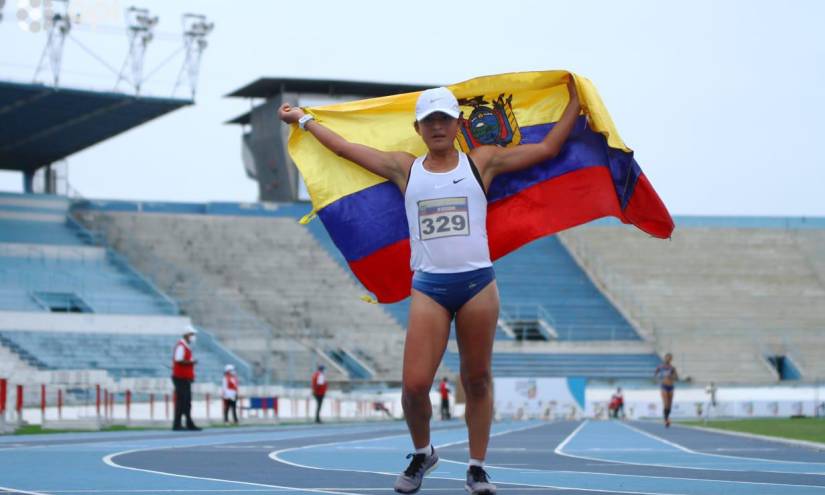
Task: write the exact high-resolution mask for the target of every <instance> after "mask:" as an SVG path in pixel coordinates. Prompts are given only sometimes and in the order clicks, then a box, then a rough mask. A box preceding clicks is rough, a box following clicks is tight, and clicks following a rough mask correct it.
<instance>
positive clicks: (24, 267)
mask: <svg viewBox="0 0 825 495" xmlns="http://www.w3.org/2000/svg"><path fill="white" fill-rule="evenodd" d="M424 87H425V86H423V85H410V84H388V83H367V82H355V81H337V80H326V79H325V80H312V79H291V78H261V79H258V80H256V81H253V82H251V83H250V84H248V85H246V86H244V87H242V88H240V89H238V90H236V91H233V92H231V93H230V94H229V95H228V96H229V97H232V98H245V99H249V100H250V103H251V109H250V110H249V111H248V112H246V113H244V114H242V115H240V116H238V117H235V118H233V119H231V120H229V121H228V122H227V123H228V124H232V125H239V126H240V128H241V132H242V135H241V143H242V154H241V157H240V160H239V161H240V162H242V164H243V167H244V169H245V171H246V174H247V176H248V177H249V178H251V179H253V180H255V181H256V182H257V185H258V198H257V202H250V203H226V202H224V203H220V202H213V203H182V202H173V201H170V202H149V201H126V200H117V199H92V198H81V197H78V196H76V195H71V196H70V195H69V192H71V191H70V190H69V188H66V189H65V190H63V191H60V187H59V182H60V181H59V180H58V179H59V177H58V176H57V175H58V174H57V172H56V171H55V170H54V168H53V164H55V163H58V162H59V161H60V160H62V159H64V158H65V157H67V156H69V155H71V154H72V153H75V152H77V151H80V150H83V149H85V148H88V147H90V146H92V145H94V144H96V143H99V142H101V141H103V140H106V139H109V138H111V137H113V136H115V135H117V134H119V133H121V132H124V131H126V130H128V129H131V128H134V127H136V126H139V125H144V124H148V123H149V122H150V121H152V120H153V119H155V118H158V117H161V116H163V115H165V114H168V113H169V112H173V111H176V110H177V109H180V108H183V107H186V106H189V105H192V104H193V101H192V100H191V99H176V98H153V97H145V96H139V95H133V94H124V93H117V92H94V91H87V90H79V89H68V88H60V87H56V86H47V85H42V84H30V83H13V82H2V81H0V169H6V170H16V171H19V172H21V173H22V175H23V184H24V187H23V190H24V192H23V193H0V378H8V379H11V380H12V381H16V382H17V383H23V382H26V381H28V382H29V383H58V384H61V385H67V386H89V385H94V384H96V385H100V384H104V385H107V386H108V387H110V388H111V389H112V390H114V389H117V388H118V387H120V389H122V388H123V386H124V385H123V384H130V383H131V384H136V383H138V382H139V383H140V384H141V386H142V387H143V389H145V390H147V391H148V390H153V391H161V392H162V391H164V390H165V391H168V390H169V388H170V384H169V383H168V375H169V365H170V354H171V348H172V345H173V343H174V341H175V340H176V339H177V338H178V336H179V335H180V334H181V333H182V331H183V330H184V329H185V328H187V326H188V325H191V324H194V325H195V326H196V327H197V328H199V329H200V330H202V335H203V337H202V338H200V341H199V344H198V359H199V364H198V375H199V377H201V378H200V379H199V380H201V381H203V382H205V383H213V384H214V383H218V382H219V381H220V378H221V374H222V369H223V367H224V365H226V364H233V365H234V366H235V367H236V368H237V369H238V370H239V372H240V375H241V378H242V381H243V383H245V384H247V385H253V386H269V387H272V386H277V387H284V388H280V389H277V390H280V391H281V393H283V390H284V389H290V388H296V389H297V388H301V387H306V382H307V380H308V377H309V375H310V373H311V372H312V370H314V369H315V368H316V367H317V365H319V364H324V365H326V367H327V375H328V379H329V380H330V382H331V383H332V384H333V387H334V388H336V389H342V390H349V389H353V388H359V387H361V388H364V389H367V388H373V389H375V388H386V387H390V389H392V390H397V387H398V386H399V384H400V379H401V371H402V370H401V363H402V354H403V342H404V328H405V326H406V322H407V317H408V311H409V301H408V300H407V301H402V302H399V303H395V304H389V305H378V304H370V303H367V302H365V301H364V300H365V299H366V300H369V299H370V297H369V294H367V293H366V292H365V290H364V289H363V287H362V286H361V285H360V283H359V282H358V281H357V280H356V279H355V278H354V277H353V276H352V274H351V272H350V270H349V268H348V266H347V263H346V261H345V260H344V258H343V257H342V256H341V254H340V252H339V251H338V250H337V249H336V247H335V246H334V244H333V242H332V240H331V239H330V237H329V236H328V234H327V232H326V230H325V229H324V226H323V224H322V223H321V221H320V220H317V219H316V220H314V221H309V222H308V223H306V222H299V220H301V219H309V218H311V205H310V204H309V202H308V196H307V192H306V188H305V187H304V185H303V181H302V180H301V177H300V174H299V172H298V170H297V168H296V167H295V165H294V164H293V163H292V161H291V159H290V158H289V156H288V154H287V151H286V139H287V136H288V128H287V126H285V125H283V124H282V123H281V122H280V121H278V120H277V117H276V112H275V109H276V108H277V107H278V106H279V105H280V104H281V103H283V102H289V103H291V104H294V105H317V104H324V103H335V102H342V101H348V100H352V99H355V98H364V97H375V96H383V95H389V94H394V93H400V92H413V91H418V90H420V89H422V88H424ZM193 91H194V89H193ZM58 193H60V194H58ZM305 223H306V225H304V224H305ZM676 225H677V230H676V234H675V235H674V237H673V239H672V240H671V241H670V242H667V243H663V242H654V241H652V240H650V239H649V238H647V237H646V236H645V235H643V234H641V233H640V232H639V231H636V230H634V229H632V228H629V227H627V226H621V225H618V224H617V223H616V222H611V221H598V222H593V223H592V224H590V225H587V226H584V227H580V228H576V229H572V230H570V231H567V232H563V233H562V234H559V235H556V236H550V237H545V238H542V239H539V240H536V241H534V242H532V243H530V244H529V245H527V246H524V247H523V248H521V249H519V250H517V251H515V252H513V253H511V254H509V255H507V256H505V257H504V258H502V259H500V260H498V261H496V263H495V269H496V273H497V282H498V285H499V291H500V294H501V304H502V305H501V312H500V317H499V321H498V327H497V330H496V338H495V344H494V355H493V370H494V374H495V376H496V377H497V378H502V379H513V380H527V381H535V380H541V379H568V380H574V381H575V383H577V384H583V383H587V384H588V386H593V387H596V388H598V387H601V388H602V389H606V388H612V387H613V386H615V385H617V384H619V385H622V386H625V387H628V386H629V387H637V388H645V387H647V388H650V387H651V384H650V379H651V376H652V373H653V370H654V369H655V367H656V365H657V364H658V363H659V361H660V359H661V356H663V355H664V354H665V353H668V352H671V353H673V354H674V356H675V363H676V365H677V366H678V367H679V370H680V373H681V375H682V377H683V378H684V379H686V380H687V381H689V382H690V381H692V382H693V383H694V384H697V385H700V386H703V384H705V383H707V382H711V381H713V382H716V383H719V384H727V385H743V386H757V385H775V384H777V383H780V382H783V381H790V382H793V383H817V382H818V381H819V380H821V379H823V378H825V367H824V366H823V364H822V363H821V359H819V356H820V355H821V351H822V349H825V332H823V331H822V330H823V329H825V309H823V308H825V220H823V219H818V218H815V219H802V218H745V217H742V218H713V217H684V218H678V217H677V218H676ZM459 373H460V362H459V356H458V346H457V342H456V340H455V338H454V336H451V337H450V341H449V343H448V347H447V351H446V353H445V355H444V358H443V362H442V366H441V369H440V370H439V375H448V376H450V377H451V378H452V379H453V380H454V381H455V382H458V380H456V378H457V377H458V376H459ZM574 381H570V383H571V385H570V389H571V390H573V389H574V388H575V389H576V390H579V389H578V388H577V387H579V385H575V386H574V385H572V384H573V383H574ZM531 383H532V382H531ZM210 390H211V389H210ZM260 390H263V389H260ZM266 390H267V392H265V393H272V394H275V393H276V392H272V390H276V389H273V388H268V389H266ZM583 390H584V389H583V388H581V394H579V392H575V394H576V395H580V396H581V400H582V402H581V403H580V405H581V406H582V408H584V404H583V401H584V392H583ZM87 391H88V389H87ZM459 392H460V391H459ZM30 400H33V399H30ZM207 402H208V401H207ZM249 404H250V405H249V407H252V406H251V404H252V402H250V403H249ZM258 404H260V402H259V403H258ZM207 408H208V405H207ZM207 410H208V409H207ZM588 410H589V409H588Z"/></svg>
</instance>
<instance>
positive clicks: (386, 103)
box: [289, 71, 673, 303]
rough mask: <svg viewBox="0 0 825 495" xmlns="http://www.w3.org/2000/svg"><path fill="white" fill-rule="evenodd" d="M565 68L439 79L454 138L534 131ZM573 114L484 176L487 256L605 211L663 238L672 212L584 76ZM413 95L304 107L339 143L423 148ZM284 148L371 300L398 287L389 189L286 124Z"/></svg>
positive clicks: (397, 230)
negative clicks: (514, 160)
mask: <svg viewBox="0 0 825 495" xmlns="http://www.w3.org/2000/svg"><path fill="white" fill-rule="evenodd" d="M569 74H570V73H569V72H566V71H548V72H520V73H512V74H502V75H496V76H486V77H479V78H476V79H471V80H469V81H465V82H462V83H458V84H455V85H452V86H449V88H450V90H452V92H453V93H454V94H455V96H456V98H458V100H459V103H460V104H461V106H462V110H463V112H464V119H465V125H464V126H463V127H462V128H461V130H460V132H459V136H458V139H457V143H456V144H457V146H458V147H460V148H461V149H463V150H464V151H469V150H471V149H472V148H473V147H475V146H479V145H483V144H496V145H499V146H518V145H520V144H527V143H536V142H539V141H541V140H542V139H544V137H545V136H546V135H547V133H548V132H549V131H550V129H552V128H553V125H554V123H555V122H556V121H558V119H560V118H561V115H562V113H563V112H564V109H565V107H566V106H567V101H568V92H567V88H566V86H565V85H566V82H567V76H568V75H569ZM575 81H576V88H577V89H578V93H579V99H580V101H581V106H582V111H583V115H581V116H579V119H578V122H577V125H576V128H575V129H574V130H573V132H572V133H571V135H570V138H569V139H568V140H567V142H566V143H565V146H564V148H563V149H562V150H561V152H560V153H559V155H558V156H557V157H555V158H554V159H552V160H548V161H546V162H543V163H539V164H537V165H535V166H533V167H531V168H529V169H527V170H522V171H519V172H515V173H511V174H506V175H501V176H498V177H496V178H495V180H494V181H493V183H492V184H491V185H490V190H489V191H488V200H489V206H488V214H487V232H488V237H489V244H490V254H491V255H492V257H493V259H497V258H500V257H501V256H504V255H505V254H507V253H509V252H510V251H513V250H515V249H517V248H518V247H519V246H522V245H524V244H526V243H528V242H530V241H532V240H535V239H537V238H539V237H542V236H546V235H550V234H553V233H555V232H559V231H561V230H564V229H568V228H570V227H574V226H576V225H581V224H583V223H586V222H589V221H591V220H594V219H596V218H600V217H605V216H613V217H616V218H618V219H619V220H621V221H622V222H624V223H630V224H633V225H635V226H636V227H638V228H639V229H641V230H643V231H645V232H647V233H648V234H650V235H652V236H655V237H660V238H668V237H670V234H671V232H672V231H673V220H672V219H671V217H670V214H669V213H668V211H667V209H666V208H665V205H664V204H663V203H662V201H661V200H660V199H659V196H658V195H657V194H656V191H654V190H653V187H652V185H651V184H650V182H649V181H648V180H647V178H646V177H645V175H644V174H643V173H642V171H641V169H640V168H639V165H638V164H637V163H636V161H635V160H634V159H633V151H631V150H630V148H628V147H627V146H626V145H625V144H624V142H623V141H622V139H621V138H620V137H619V133H618V132H617V131H616V128H615V126H614V125H613V121H612V120H611V118H610V115H609V114H608V113H607V109H606V108H605V106H604V104H603V103H602V100H601V98H600V97H599V95H598V93H597V92H596V88H595V87H594V86H593V84H592V83H591V82H590V81H589V80H587V79H586V78H584V77H581V76H575ZM417 98H418V93H406V94H400V95H394V96H386V97H381V98H372V99H367V100H361V101H354V102H348V103H343V104H337V105H330V106H324V107H317V108H312V109H309V110H308V111H309V113H311V114H312V115H314V116H315V118H316V119H317V120H318V121H319V122H320V123H322V124H323V125H325V126H327V127H328V128H330V129H332V130H333V131H335V132H337V133H338V134H340V135H341V136H343V137H344V138H346V139H347V140H349V141H351V142H356V143H361V144H365V145H367V146H371V147H373V148H377V149H380V150H385V151H407V152H409V153H412V154H413V155H415V156H419V155H423V154H425V153H426V152H427V149H426V147H425V145H424V142H423V141H422V140H421V138H420V137H419V136H418V135H417V134H416V132H415V129H414V128H413V121H414V120H415V116H414V114H415V102H416V99H417ZM289 153H290V155H291V156H292V159H293V160H294V161H295V163H296V165H297V166H298V168H299V169H300V171H301V173H302V174H303V176H304V180H305V182H306V185H307V189H308V190H309V194H310V197H311V198H312V204H313V207H314V210H315V212H317V214H318V216H319V217H320V218H321V221H322V222H323V223H324V226H325V227H326V229H327V231H328V232H329V235H330V237H332V240H333V241H334V242H335V245H336V246H337V247H338V249H339V250H341V253H342V254H343V255H344V258H346V260H347V262H348V263H349V266H350V268H351V269H352V271H353V273H355V275H356V277H358V279H359V280H360V281H361V282H362V283H363V284H364V286H365V287H366V288H367V289H368V290H370V291H371V292H372V293H374V294H375V296H376V298H377V299H378V301H379V302H384V303H392V302H396V301H400V300H402V299H404V298H405V297H407V296H409V294H410V286H411V277H412V274H411V272H410V267H409V261H410V244H409V232H408V229H407V219H406V216H405V212H404V198H403V196H402V195H401V193H400V191H399V190H398V188H397V187H396V186H395V185H394V184H392V183H391V182H388V181H387V180H386V179H383V178H381V177H379V176H377V175H374V174H372V173H370V172H368V171H366V170H364V169H363V168H361V167H359V166H358V165H356V164H354V163H352V162H349V161H347V160H345V159H343V158H340V157H338V156H337V155H335V154H334V153H332V152H330V151H329V150H327V149H326V148H324V147H323V146H322V145H321V144H320V143H319V142H318V141H317V140H316V139H315V138H314V137H313V136H312V135H311V134H309V133H306V132H301V131H296V129H295V128H293V130H292V133H291V135H290V137H289Z"/></svg>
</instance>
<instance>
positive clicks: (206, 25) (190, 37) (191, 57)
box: [172, 14, 215, 100]
mask: <svg viewBox="0 0 825 495" xmlns="http://www.w3.org/2000/svg"><path fill="white" fill-rule="evenodd" d="M182 22H183V45H184V49H185V50H186V59H185V60H184V61H183V67H181V69H180V72H179V73H178V79H177V80H176V81H175V87H174V88H173V89H172V94H174V93H175V91H176V90H177V89H178V85H179V84H180V81H181V78H182V77H183V72H184V71H186V75H187V76H188V79H189V90H190V91H191V93H192V99H193V100H194V99H195V91H196V89H197V86H198V73H199V72H200V66H201V57H202V56H203V51H204V50H205V49H206V46H207V42H206V37H207V36H208V35H209V33H211V32H212V30H213V29H214V28H215V23H214V22H207V20H206V16H204V15H200V14H183V18H182Z"/></svg>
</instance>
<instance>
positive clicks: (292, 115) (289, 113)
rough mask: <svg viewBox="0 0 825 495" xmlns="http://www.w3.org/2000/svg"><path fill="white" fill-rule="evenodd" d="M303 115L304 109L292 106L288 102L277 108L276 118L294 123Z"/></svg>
mask: <svg viewBox="0 0 825 495" xmlns="http://www.w3.org/2000/svg"><path fill="white" fill-rule="evenodd" d="M303 116H304V111H303V110H301V108H300V107H293V106H292V105H290V104H289V103H284V104H283V105H281V107H280V108H278V118H279V119H281V120H283V121H284V122H286V123H287V124H294V123H296V122H298V119H300V118H301V117H303Z"/></svg>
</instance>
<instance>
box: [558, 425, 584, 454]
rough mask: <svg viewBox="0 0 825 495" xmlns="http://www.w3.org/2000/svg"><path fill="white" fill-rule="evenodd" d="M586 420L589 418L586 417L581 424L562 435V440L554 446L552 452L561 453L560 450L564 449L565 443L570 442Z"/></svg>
mask: <svg viewBox="0 0 825 495" xmlns="http://www.w3.org/2000/svg"><path fill="white" fill-rule="evenodd" d="M588 422H589V420H587V419H585V420H584V421H582V422H581V424H579V426H577V427H576V429H575V430H573V431H571V432H570V434H569V435H567V436H566V437H564V440H562V441H561V443H560V444H558V445H557V446H556V449H555V450H554V452H555V453H556V454H561V450H562V449H564V448H565V447H567V444H568V443H570V440H573V437H575V436H576V435H577V434H578V433H579V432H580V431H581V429H582V428H584V426H585V425H586V424H587V423H588ZM561 455H564V454H561Z"/></svg>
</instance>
